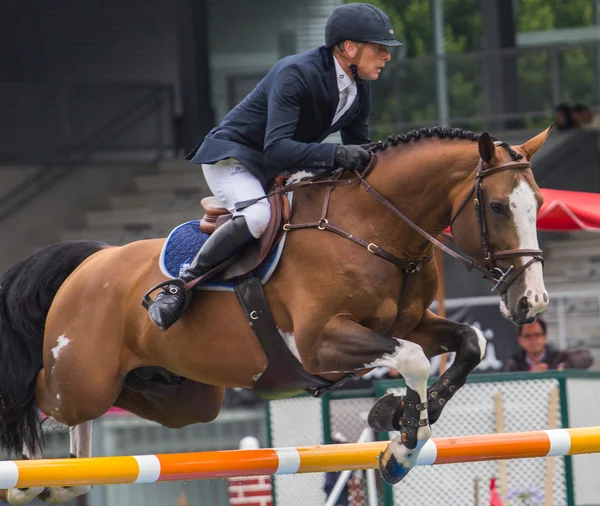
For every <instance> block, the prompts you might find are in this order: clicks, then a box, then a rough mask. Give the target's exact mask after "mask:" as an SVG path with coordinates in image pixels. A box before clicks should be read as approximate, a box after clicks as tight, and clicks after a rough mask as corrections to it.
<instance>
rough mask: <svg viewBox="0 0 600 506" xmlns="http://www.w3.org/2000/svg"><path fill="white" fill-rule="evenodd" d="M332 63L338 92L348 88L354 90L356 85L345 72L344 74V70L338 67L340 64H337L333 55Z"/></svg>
mask: <svg viewBox="0 0 600 506" xmlns="http://www.w3.org/2000/svg"><path fill="white" fill-rule="evenodd" d="M333 63H335V75H336V79H337V85H338V91H343V90H345V89H346V88H348V86H354V88H356V83H355V82H354V81H353V80H352V79H350V77H349V76H348V74H346V72H344V69H343V68H342V66H341V65H340V62H338V60H337V58H336V56H335V55H333Z"/></svg>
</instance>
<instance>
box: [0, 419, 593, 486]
mask: <svg viewBox="0 0 600 506" xmlns="http://www.w3.org/2000/svg"><path fill="white" fill-rule="evenodd" d="M387 444H388V441H377V442H371V443H347V444H336V445H334V444H332V445H322V446H308V447H298V448H274V449H257V450H225V451H213V452H197V453H175V454H157V455H138V456H124V457H94V458H83V459H44V460H15V461H3V462H0V489H5V488H12V487H19V488H27V487H51V486H77V485H111V484H121V483H155V482H161V481H183V480H203V479H212V478H234V477H240V476H257V475H277V474H295V473H314V472H326V471H344V470H347V469H350V470H355V469H376V468H377V467H378V460H377V457H378V455H379V453H380V452H381V451H383V450H384V448H385V447H386V445H387ZM583 453H600V427H585V428H575V429H552V430H542V431H533V432H513V433H504V434H485V435H475V436H461V437H450V438H433V439H430V440H429V441H428V442H427V443H426V444H425V445H424V446H423V448H422V450H421V453H420V454H419V458H418V460H417V465H421V466H428V465H437V464H451V463H457V462H476V461H483V460H504V459H523V458H533V457H550V456H564V455H578V454H583Z"/></svg>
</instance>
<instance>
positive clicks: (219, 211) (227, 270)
mask: <svg viewBox="0 0 600 506" xmlns="http://www.w3.org/2000/svg"><path fill="white" fill-rule="evenodd" d="M284 184H285V180H284V178H283V177H282V176H279V177H277V178H276V179H275V183H274V185H273V188H272V192H275V191H277V190H280V189H281V188H283V186H284ZM268 201H269V204H270V206H271V219H270V221H269V225H268V226H267V228H266V230H265V232H264V233H263V234H262V236H261V237H260V239H259V240H257V241H253V242H252V243H250V244H249V245H248V246H246V247H245V248H243V249H242V250H241V251H240V252H239V253H237V254H235V255H233V256H232V257H231V258H229V259H228V260H226V261H225V262H223V263H222V264H220V265H218V266H216V267H215V268H213V269H211V270H210V271H209V272H207V273H205V274H203V275H202V276H200V277H199V278H197V279H195V280H193V281H190V282H189V283H187V284H186V285H185V286H186V288H192V287H193V286H195V285H197V284H198V283H200V282H201V281H203V280H204V279H207V278H209V277H212V276H214V275H215V274H217V273H219V274H220V277H221V278H222V279H223V280H229V279H232V278H237V277H241V276H244V275H246V274H248V273H250V272H252V271H254V270H255V269H256V268H257V267H258V266H259V265H260V264H261V263H262V262H263V260H265V258H266V257H267V256H268V255H269V253H271V251H273V249H274V248H275V247H276V246H277V244H278V243H279V241H280V240H281V238H282V236H283V232H284V231H283V224H284V223H287V222H288V221H289V219H290V215H291V208H290V203H289V200H288V197H287V195H286V194H285V193H283V192H282V193H277V194H275V195H270V196H269V197H268ZM201 205H202V207H203V208H204V213H205V214H204V216H203V217H202V219H201V220H200V230H201V231H202V232H204V233H205V234H209V235H210V234H212V233H213V232H214V231H215V230H216V229H217V228H219V227H220V226H221V225H223V224H225V223H226V222H227V221H229V220H230V219H231V218H232V215H231V213H230V212H229V211H228V210H227V209H226V208H224V207H223V206H222V205H221V203H220V202H219V200H218V199H217V198H216V197H215V196H214V195H210V196H208V197H205V198H203V199H202V200H201Z"/></svg>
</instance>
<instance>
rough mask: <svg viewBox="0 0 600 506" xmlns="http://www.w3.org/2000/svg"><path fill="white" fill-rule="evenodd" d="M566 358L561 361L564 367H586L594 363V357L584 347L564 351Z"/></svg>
mask: <svg viewBox="0 0 600 506" xmlns="http://www.w3.org/2000/svg"><path fill="white" fill-rule="evenodd" d="M566 354H567V359H566V360H565V361H564V362H563V363H564V367H565V369H587V368H588V367H590V366H591V365H592V364H593V363H594V358H593V357H592V354H591V353H590V351H589V350H587V349H586V348H577V349H575V350H568V351H567V352H566Z"/></svg>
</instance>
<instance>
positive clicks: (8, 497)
mask: <svg viewBox="0 0 600 506" xmlns="http://www.w3.org/2000/svg"><path fill="white" fill-rule="evenodd" d="M22 457H23V460H32V459H36V460H37V459H41V458H42V451H41V449H40V448H35V449H34V450H33V451H30V450H29V449H28V448H27V447H25V448H23V453H22ZM43 491H44V487H33V488H9V489H4V490H0V499H1V500H3V501H4V502H7V503H8V504H28V503H30V502H31V501H33V500H34V499H35V498H36V497H37V496H38V495H40V494H41V493H42V492H43Z"/></svg>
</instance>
